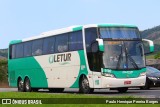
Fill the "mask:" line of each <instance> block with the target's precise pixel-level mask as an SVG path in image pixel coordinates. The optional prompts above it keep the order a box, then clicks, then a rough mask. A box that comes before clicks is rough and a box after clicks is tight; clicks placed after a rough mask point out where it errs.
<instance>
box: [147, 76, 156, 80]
mask: <svg viewBox="0 0 160 107" xmlns="http://www.w3.org/2000/svg"><path fill="white" fill-rule="evenodd" d="M148 78H149V79H151V80H157V78H156V77H148Z"/></svg>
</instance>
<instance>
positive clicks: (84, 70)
mask: <svg viewBox="0 0 160 107" xmlns="http://www.w3.org/2000/svg"><path fill="white" fill-rule="evenodd" d="M78 54H79V57H80V67H79V74H78V77H77V79H76V81H75V82H74V83H73V85H72V86H71V87H70V88H78V87H79V78H80V76H81V75H82V74H84V75H88V71H87V66H86V60H85V55H84V50H81V51H78ZM82 66H83V68H82Z"/></svg>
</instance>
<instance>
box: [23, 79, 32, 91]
mask: <svg viewBox="0 0 160 107" xmlns="http://www.w3.org/2000/svg"><path fill="white" fill-rule="evenodd" d="M24 89H25V91H26V92H31V90H32V88H31V83H30V80H29V78H28V77H27V78H25V80H24Z"/></svg>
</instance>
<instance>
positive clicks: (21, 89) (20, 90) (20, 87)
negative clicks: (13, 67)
mask: <svg viewBox="0 0 160 107" xmlns="http://www.w3.org/2000/svg"><path fill="white" fill-rule="evenodd" d="M17 85H18V91H19V92H24V84H23V81H22V79H21V78H19V79H18V84H17Z"/></svg>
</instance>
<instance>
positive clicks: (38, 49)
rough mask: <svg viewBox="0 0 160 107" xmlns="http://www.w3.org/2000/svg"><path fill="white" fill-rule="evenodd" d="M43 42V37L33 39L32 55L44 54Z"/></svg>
mask: <svg viewBox="0 0 160 107" xmlns="http://www.w3.org/2000/svg"><path fill="white" fill-rule="evenodd" d="M42 43H43V40H42V39H39V40H35V41H33V44H32V55H33V56H34V55H41V54H42Z"/></svg>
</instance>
